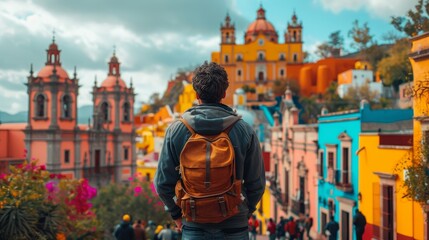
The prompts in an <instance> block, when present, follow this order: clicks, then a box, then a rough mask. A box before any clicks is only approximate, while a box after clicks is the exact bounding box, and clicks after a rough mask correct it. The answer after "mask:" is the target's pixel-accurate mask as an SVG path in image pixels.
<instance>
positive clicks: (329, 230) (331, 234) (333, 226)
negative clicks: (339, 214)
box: [325, 215, 340, 240]
mask: <svg viewBox="0 0 429 240" xmlns="http://www.w3.org/2000/svg"><path fill="white" fill-rule="evenodd" d="M339 229H340V225H339V224H338V223H337V222H336V221H335V219H334V216H333V215H332V216H331V220H330V221H329V223H328V224H327V225H326V227H325V234H326V236H327V237H328V239H329V240H337V235H338V230H339Z"/></svg>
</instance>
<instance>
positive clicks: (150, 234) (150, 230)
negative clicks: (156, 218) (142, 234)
mask: <svg viewBox="0 0 429 240" xmlns="http://www.w3.org/2000/svg"><path fill="white" fill-rule="evenodd" d="M147 225H148V226H147V227H146V237H147V239H148V240H154V239H155V230H156V224H155V223H154V222H153V221H152V220H149V221H148V224H147Z"/></svg>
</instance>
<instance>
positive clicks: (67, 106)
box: [63, 95, 72, 118]
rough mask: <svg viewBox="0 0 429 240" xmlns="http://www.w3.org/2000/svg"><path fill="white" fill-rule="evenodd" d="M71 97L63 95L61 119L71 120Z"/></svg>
mask: <svg viewBox="0 0 429 240" xmlns="http://www.w3.org/2000/svg"><path fill="white" fill-rule="evenodd" d="M71 111H72V110H71V97H70V95H64V97H63V117H64V118H71Z"/></svg>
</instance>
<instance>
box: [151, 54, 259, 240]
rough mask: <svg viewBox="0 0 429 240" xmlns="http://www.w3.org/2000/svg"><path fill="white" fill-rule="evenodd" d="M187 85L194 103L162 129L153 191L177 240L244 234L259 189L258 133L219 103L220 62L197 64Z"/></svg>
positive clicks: (224, 82)
mask: <svg viewBox="0 0 429 240" xmlns="http://www.w3.org/2000/svg"><path fill="white" fill-rule="evenodd" d="M192 85H193V88H194V90H195V92H196V98H197V100H198V103H199V105H197V106H194V107H191V108H190V109H188V110H187V111H186V112H185V113H184V114H183V115H182V118H181V119H180V120H179V121H175V122H173V123H172V124H171V125H170V126H169V127H168V129H167V131H166V134H165V138H164V144H163V146H162V149H161V153H160V158H159V161H158V168H157V171H156V174H155V180H154V183H155V187H156V190H157V193H158V195H159V197H160V198H161V200H162V202H163V203H164V205H165V206H166V209H167V211H168V212H169V213H170V215H171V217H172V218H173V220H174V221H175V223H176V225H177V228H178V229H181V230H182V239H183V240H188V239H203V238H215V239H217V238H221V239H223V238H227V239H240V240H242V239H248V238H249V236H248V222H247V221H248V218H249V216H251V214H252V213H253V212H254V211H255V210H256V205H257V203H258V202H259V200H260V199H261V197H262V195H263V193H264V189H265V170H264V165H263V159H262V153H261V148H260V143H259V140H258V137H257V135H256V133H255V131H254V130H253V128H252V127H251V126H250V125H249V124H247V123H246V122H244V121H243V120H242V119H241V116H239V115H237V113H236V112H235V111H234V110H232V109H231V108H230V107H228V106H226V105H224V104H222V99H223V98H225V96H226V90H227V88H228V86H229V82H228V76H227V73H226V71H225V69H224V68H223V67H222V66H220V65H218V64H216V63H213V62H212V63H207V62H206V63H204V64H202V65H201V66H200V67H198V68H196V70H195V71H194V76H193V79H192ZM215 136H216V138H215ZM188 140H189V141H188ZM190 140H192V141H190ZM221 166H222V167H221ZM225 170H227V171H225ZM223 171H225V172H223ZM208 193H212V194H208ZM195 196H198V198H196V197H195ZM225 198H227V199H228V200H229V201H228V203H229V204H231V206H228V207H227V206H226V202H227V201H225ZM213 206H217V207H216V208H215V207H213ZM182 207H183V209H182Z"/></svg>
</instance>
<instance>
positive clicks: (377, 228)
mask: <svg viewBox="0 0 429 240" xmlns="http://www.w3.org/2000/svg"><path fill="white" fill-rule="evenodd" d="M408 122H410V123H408V124H407V126H409V127H410V130H409V131H405V132H402V133H395V132H393V133H378V132H375V133H361V134H360V137H359V150H358V151H357V155H358V156H359V174H360V176H361V177H360V178H359V193H358V201H359V209H360V211H361V212H362V213H363V214H364V215H365V217H366V221H367V225H366V229H365V234H364V239H404V240H405V239H410V240H411V239H424V237H423V231H422V230H423V224H424V223H423V222H424V221H423V214H422V209H421V206H420V205H419V204H418V203H417V202H414V201H412V200H410V199H409V198H407V197H405V195H406V194H405V192H404V188H403V181H404V176H405V172H404V170H403V163H404V162H407V161H408V160H409V158H410V157H411V156H412V147H413V146H412V144H413V135H412V133H411V132H412V124H411V122H412V118H411V117H410V119H409V121H408Z"/></svg>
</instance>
